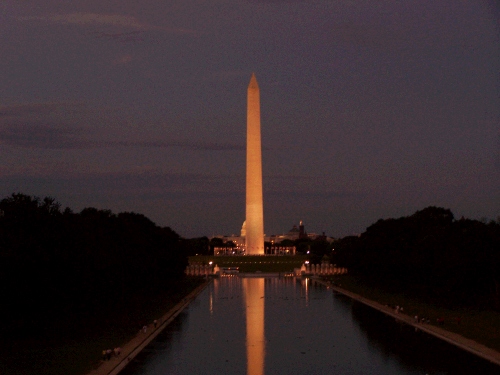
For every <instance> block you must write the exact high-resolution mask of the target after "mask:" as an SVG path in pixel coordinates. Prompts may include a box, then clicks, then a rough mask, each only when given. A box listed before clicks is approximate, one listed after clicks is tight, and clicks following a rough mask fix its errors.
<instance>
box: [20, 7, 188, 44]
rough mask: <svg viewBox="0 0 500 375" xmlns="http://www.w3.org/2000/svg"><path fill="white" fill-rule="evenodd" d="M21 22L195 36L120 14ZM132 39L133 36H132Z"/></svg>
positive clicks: (54, 16) (31, 18)
mask: <svg viewBox="0 0 500 375" xmlns="http://www.w3.org/2000/svg"><path fill="white" fill-rule="evenodd" d="M17 19H18V20H19V21H44V22H49V23H56V24H63V25H79V26H94V27H96V26H97V27H99V26H108V27H109V26H111V27H118V28H129V29H134V30H140V31H147V30H159V31H167V32H171V33H176V34H194V33H195V31H194V30H190V29H184V28H169V27H163V26H154V25H150V24H147V23H143V22H140V21H139V20H137V18H135V17H132V16H125V15H119V14H99V13H66V14H48V15H44V16H29V17H18V18H17ZM126 35H127V33H118V34H106V33H103V35H102V36H103V37H106V36H111V37H125V38H126ZM129 37H132V38H133V36H130V35H129Z"/></svg>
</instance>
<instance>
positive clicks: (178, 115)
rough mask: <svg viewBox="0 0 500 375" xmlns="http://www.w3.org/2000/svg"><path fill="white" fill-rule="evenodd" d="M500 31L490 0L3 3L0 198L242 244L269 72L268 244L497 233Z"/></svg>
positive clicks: (265, 117) (497, 10) (265, 132)
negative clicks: (436, 215)
mask: <svg viewBox="0 0 500 375" xmlns="http://www.w3.org/2000/svg"><path fill="white" fill-rule="evenodd" d="M499 25H500V3H499V2H497V1H495V0H419V1H402V0H380V1H373V0H344V1H340V0H338V1H336V0H329V1H321V0H317V1H307V0H304V1H300V0H297V1H293V0H287V1H279V0H268V1H264V0H261V1H259V0H247V1H240V0H168V1H165V0H161V1H160V0H142V1H140V2H138V1H132V0H115V1H108V0H72V1H67V0H43V1H42V0H24V1H18V0H3V1H2V2H1V3H0V160H1V163H0V196H1V197H0V198H4V197H7V196H9V195H10V194H12V193H15V192H21V193H24V194H29V195H36V196H40V197H45V196H51V197H54V198H56V200H57V201H59V202H60V203H61V205H62V206H63V208H64V207H70V208H72V209H73V210H74V211H75V212H79V211H80V210H81V209H83V208H85V207H96V208H99V209H110V210H112V211H113V212H115V213H118V212H123V211H133V212H137V213H141V214H144V215H146V216H147V217H149V218H150V219H151V220H153V221H154V222H155V223H157V224H158V225H161V226H169V227H171V228H172V229H173V230H175V231H176V232H177V233H179V234H180V235H181V236H183V237H187V238H191V237H198V236H205V235H206V236H212V235H216V234H226V235H231V234H238V233H239V232H240V229H241V225H242V223H243V221H244V218H245V146H246V93H247V92H246V91H247V86H248V83H249V80H250V77H251V74H252V72H255V74H256V77H257V80H258V82H259V86H260V98H261V127H262V128H261V131H262V159H263V180H264V182H263V191H264V230H265V233H266V234H267V235H271V234H281V233H285V232H287V231H288V230H289V229H290V228H291V227H292V226H293V225H294V224H298V223H299V220H302V221H303V222H304V225H305V228H306V230H307V231H309V232H316V233H322V232H325V233H326V234H327V235H329V236H334V237H343V236H346V235H351V234H359V233H362V232H364V231H365V229H366V228H367V227H368V226H370V225H371V224H373V223H374V222H376V221H377V220H378V219H381V218H382V219H386V218H391V217H394V218H396V217H402V216H408V215H411V214H413V213H414V212H415V211H417V210H421V209H423V208H425V207H428V206H438V207H444V208H448V209H450V210H451V211H452V212H453V213H454V214H455V217H456V218H460V217H461V216H465V217H467V218H471V219H484V218H486V219H496V218H497V217H499V216H500V126H499V125H500V26H499Z"/></svg>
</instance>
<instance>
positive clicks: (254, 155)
mask: <svg viewBox="0 0 500 375" xmlns="http://www.w3.org/2000/svg"><path fill="white" fill-rule="evenodd" d="M244 226H245V232H246V233H245V248H246V253H247V254H249V255H254V254H264V209H263V199H262V149H261V137H260V91H259V85H258V84H257V79H256V78H255V74H252V78H250V83H249V85H248V92H247V171H246V221H245V224H244Z"/></svg>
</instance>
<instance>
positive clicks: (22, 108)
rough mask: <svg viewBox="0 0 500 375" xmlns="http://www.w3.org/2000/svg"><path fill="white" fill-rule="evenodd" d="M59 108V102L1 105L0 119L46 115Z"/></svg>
mask: <svg viewBox="0 0 500 375" xmlns="http://www.w3.org/2000/svg"><path fill="white" fill-rule="evenodd" d="M57 108H58V104H55V103H36V104H16V105H11V106H0V119H2V118H6V117H22V116H30V115H46V114H49V113H52V112H54V111H56V110H57Z"/></svg>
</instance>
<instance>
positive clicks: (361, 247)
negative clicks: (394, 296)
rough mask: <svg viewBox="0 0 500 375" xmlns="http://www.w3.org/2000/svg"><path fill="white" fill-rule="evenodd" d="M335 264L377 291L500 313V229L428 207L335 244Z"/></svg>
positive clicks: (491, 223)
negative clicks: (407, 294) (401, 293)
mask: <svg viewBox="0 0 500 375" xmlns="http://www.w3.org/2000/svg"><path fill="white" fill-rule="evenodd" d="M335 257H336V262H337V263H338V264H339V265H341V266H345V267H348V268H349V269H350V272H352V273H354V274H356V275H357V276H358V277H361V278H363V279H365V280H366V281H367V282H369V283H371V284H372V285H377V286H381V287H384V288H386V289H390V290H393V291H398V292H401V291H403V292H405V293H409V294H412V295H414V296H417V297H425V298H431V299H433V300H434V301H436V302H440V303H444V304H450V305H455V306H456V305H462V306H473V305H474V306H489V307H494V308H497V309H498V308H500V223H496V222H490V223H484V222H480V221H476V220H468V219H464V218H462V219H460V220H455V219H454V217H453V214H452V212H451V211H450V210H447V209H444V208H439V207H428V208H425V209H423V210H422V211H418V212H416V213H415V214H413V215H411V216H408V217H402V218H399V219H387V220H382V219H381V220H379V221H377V222H376V223H375V224H373V225H371V226H370V227H369V228H367V230H366V232H364V233H363V234H361V236H359V237H345V238H342V239H340V240H338V241H337V242H336V243H335Z"/></svg>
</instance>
